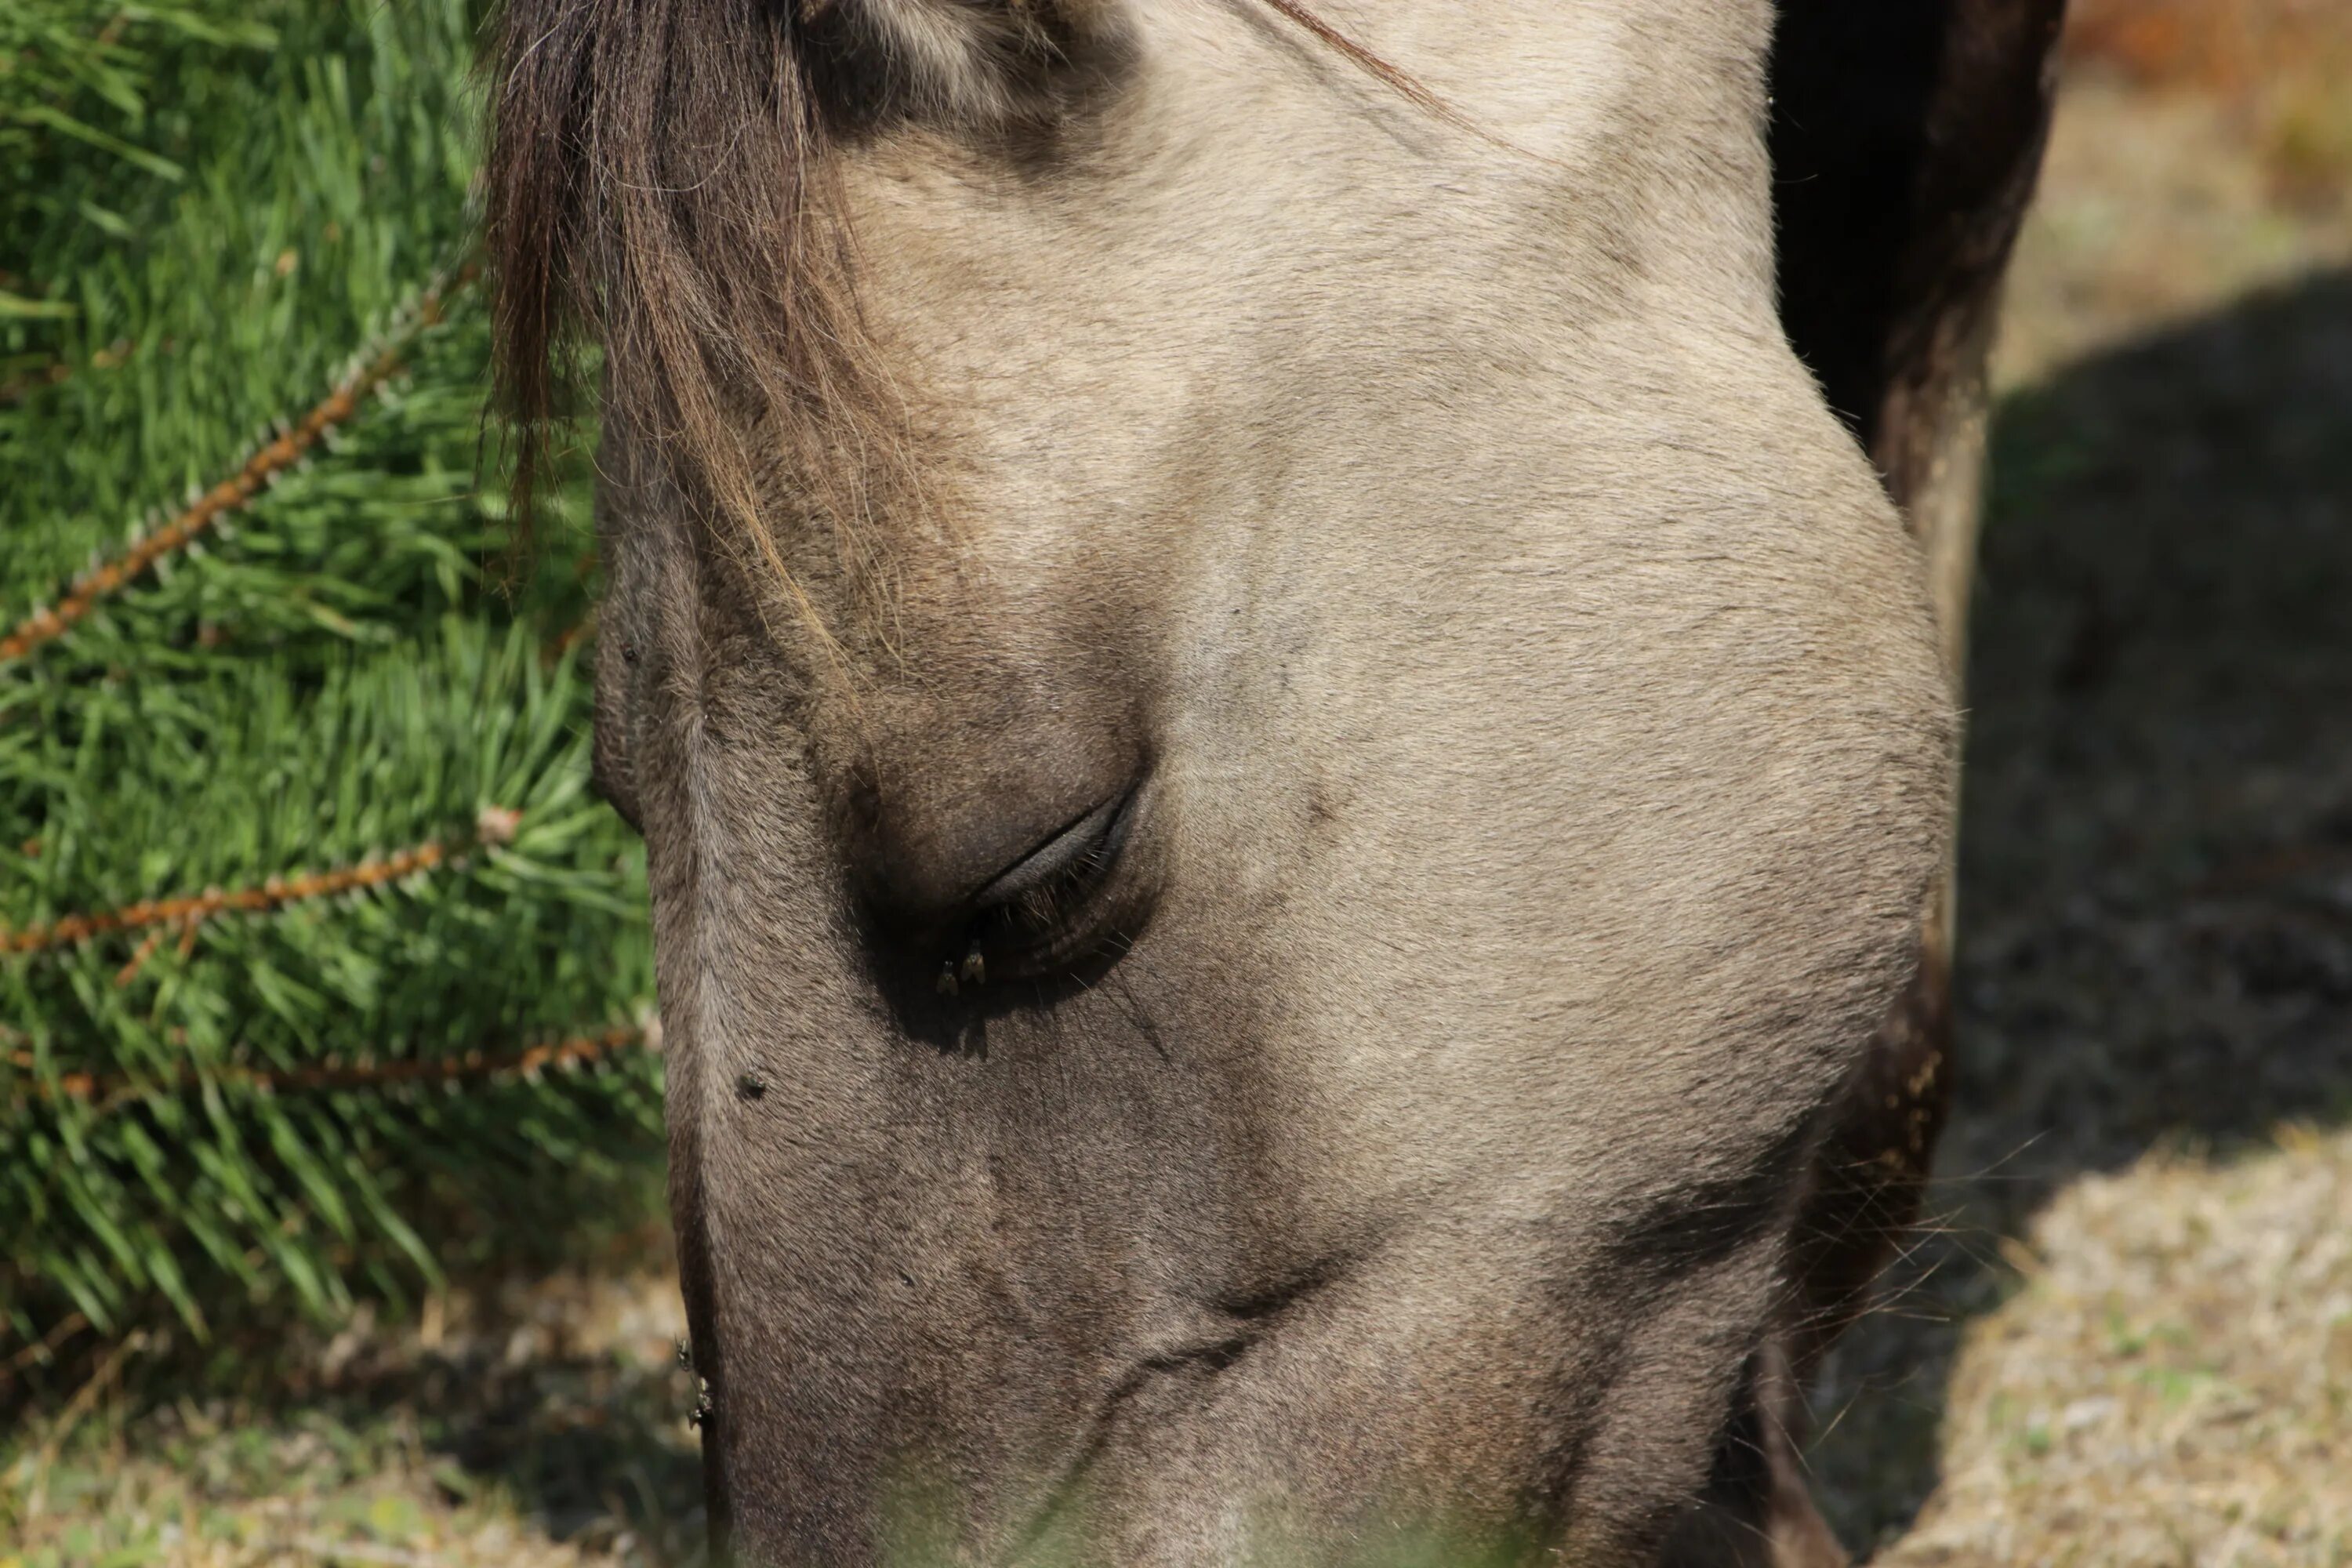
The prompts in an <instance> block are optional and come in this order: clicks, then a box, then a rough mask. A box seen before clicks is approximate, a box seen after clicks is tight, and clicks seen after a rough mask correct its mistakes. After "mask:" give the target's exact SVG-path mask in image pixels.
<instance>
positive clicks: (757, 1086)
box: [735, 1072, 768, 1100]
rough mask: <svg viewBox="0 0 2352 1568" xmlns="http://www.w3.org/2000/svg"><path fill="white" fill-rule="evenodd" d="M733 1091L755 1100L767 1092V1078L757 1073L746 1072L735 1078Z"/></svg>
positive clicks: (747, 1098)
mask: <svg viewBox="0 0 2352 1568" xmlns="http://www.w3.org/2000/svg"><path fill="white" fill-rule="evenodd" d="M735 1092H736V1093H737V1094H740V1095H741V1096H742V1097H743V1098H744V1099H746V1100H757V1099H759V1098H760V1097H761V1095H764V1094H766V1093H767V1092H768V1080H767V1079H763V1078H761V1076H760V1075H759V1074H758V1073H755V1072H747V1073H745V1074H744V1075H743V1076H742V1077H740V1078H739V1079H736V1080H735Z"/></svg>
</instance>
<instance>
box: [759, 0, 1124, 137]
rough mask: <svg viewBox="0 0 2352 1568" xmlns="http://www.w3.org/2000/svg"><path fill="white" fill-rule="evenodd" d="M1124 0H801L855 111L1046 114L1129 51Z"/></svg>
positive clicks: (822, 63) (941, 117)
mask: <svg viewBox="0 0 2352 1568" xmlns="http://www.w3.org/2000/svg"><path fill="white" fill-rule="evenodd" d="M1125 11H1126V5H1125V3H1124V0H977V3H975V0H800V9H799V14H798V16H799V21H800V25H801V26H802V28H803V30H804V31H805V32H806V33H807V34H808V35H810V37H811V38H812V40H813V41H815V42H817V43H818V44H819V46H820V47H816V48H814V49H811V50H810V51H809V52H808V56H807V58H808V59H809V63H810V64H811V66H812V67H813V68H814V69H815V71H816V72H817V73H818V74H819V75H820V76H821V78H822V79H823V81H824V87H825V89H828V90H827V96H828V97H830V98H833V99H834V100H835V101H836V103H837V104H838V105H840V106H841V107H844V108H845V109H847V110H849V111H850V112H852V113H854V114H855V113H862V114H865V115H870V116H876V117H882V116H888V117H907V118H915V119H923V120H931V121H949V122H951V123H958V124H965V125H973V126H987V125H992V124H1002V123H1004V122H1007V121H1024V120H1028V121H1035V120H1041V119H1049V118H1052V117H1054V116H1055V115H1056V114H1058V113H1060V112H1061V111H1062V110H1065V109H1066V108H1067V107H1068V106H1069V105H1070V104H1071V103H1072V102H1074V101H1076V100H1077V99H1079V98H1080V97H1082V96H1084V95H1085V94H1086V93H1087V91H1089V90H1090V89H1093V88H1094V87H1097V86H1098V85H1099V84H1100V83H1101V81H1102V80H1103V79H1104V78H1105V77H1106V76H1107V75H1108V73H1109V71H1110V70H1111V69H1112V68H1115V67H1116V65H1117V64H1118V62H1119V61H1120V60H1121V59H1123V58H1125V48H1124V45H1125V42H1126V39H1127V37H1128V31H1127V28H1126V26H1125Z"/></svg>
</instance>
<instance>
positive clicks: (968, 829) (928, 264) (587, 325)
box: [489, 0, 2058, 1564]
mask: <svg viewBox="0 0 2352 1568" xmlns="http://www.w3.org/2000/svg"><path fill="white" fill-rule="evenodd" d="M2057 5H2058V0H1917V3H1916V4H1911V5H1887V4H1885V3H1884V0H1786V4H1784V5H1782V6H1781V7H1780V9H1779V11H1778V13H1777V14H1776V10H1775V7H1774V6H1773V5H1770V4H1769V3H1768V0H1562V3H1557V4H1545V5H1470V4H1466V3H1465V0H1347V3H1346V4H1342V3H1340V0H1332V3H1331V4H1329V5H1328V6H1327V7H1323V8H1319V9H1309V8H1307V5H1306V4H1305V3H1304V0H511V4H510V8H509V14H508V16H507V18H506V21H505V24H504V32H503V39H502V43H501V45H500V54H499V58H498V62H497V65H496V72H497V76H496V80H495V83H494V91H493V96H494V103H495V110H494V112H495V121H496V132H495V146H494V149H493V157H492V166H491V174H490V181H489V212H490V223H491V230H492V245H493V257H494V262H495V266H496V270H497V274H498V279H499V305H498V310H499V331H500V339H501V342H500V347H501V370H502V375H503V381H504V395H505V398H506V405H507V407H508V409H509V413H510V414H511V415H512V416H513V417H514V418H515V419H516V420H517V422H518V427H519V429H520V432H521V435H522V437H523V448H524V451H525V454H526V459H527V458H528V454H529V450H530V445H531V442H532V440H533V438H534V437H535V435H536V433H537V432H539V431H541V430H542V429H543V428H544V427H545V426H547V424H548V423H549V421H550V420H551V417H552V411H553V409H554V406H555V405H556V403H557V401H558V394H559V392H560V390H561V389H560V388H559V387H558V386H557V384H556V383H557V381H558V379H559V377H558V373H557V370H556V369H555V368H551V367H558V366H560V365H561V364H562V363H564V361H565V359H566V351H567V349H568V348H576V347H579V346H581V345H583V344H587V345H593V347H594V348H595V349H596V350H597V351H598V352H600V353H601V356H602V358H601V370H600V372H599V374H600V376H601V382H602V406H603V420H604V426H603V436H602V442H601V447H600V450H599V458H598V468H599V473H600V476H601V479H602V487H603V488H602V492H601V500H600V518H599V529H600V532H601V537H602V550H603V559H604V563H605V568H606V571H607V573H608V579H609V581H608V588H607V594H606V598H605V601H604V606H603V609H602V612H601V620H600V630H599V633H598V645H597V656H596V657H597V708H598V710H597V732H596V752H597V763H598V773H599V777H600V782H601V784H602V787H603V788H604V791H605V793H606V794H607V795H609V796H610V798H611V799H612V800H613V801H614V803H615V805H617V806H618V807H619V808H620V809H621V810H622V811H623V812H624V813H625V815H626V816H628V817H629V819H630V820H631V821H633V822H634V823H635V824H636V825H637V826H638V827H639V828H640V829H641V830H642V832H643V833H644V835H645V839H646V847H647V852H648V864H649V867H650V882H651V890H652V903H653V921H654V933H655V941H656V951H657V955H658V963H659V976H660V987H661V1005H662V1014H663V1018H664V1023H665V1033H666V1037H667V1040H668V1041H669V1042H670V1047H669V1049H670V1057H669V1079H668V1121H669V1128H670V1140H671V1159H672V1199H673V1205H674V1215H675V1220H676V1225H677V1240H678V1252H679V1257H680V1260H681V1267H682V1273H683V1279H684V1286H685V1294H686V1299H687V1306H688V1318H689V1321H690V1325H691V1331H692V1350H693V1354H694V1358H695V1362H696V1366H697V1370H698V1373H700V1375H701V1376H702V1378H703V1379H704V1380H705V1381H706V1383H707V1384H708V1388H709V1404H708V1407H707V1411H706V1417H707V1418H706V1420H705V1421H704V1424H703V1431H704V1441H705V1445H706V1461H707V1473H708V1477H709V1491H710V1497H711V1501H712V1516H713V1519H714V1521H718V1523H719V1528H720V1529H722V1530H723V1531H724V1532H725V1534H726V1536H727V1538H728V1540H729V1541H730V1543H731V1548H732V1550H733V1551H734V1552H737V1553H738V1554H739V1555H740V1557H741V1558H742V1559H743V1560H744V1561H746V1562H749V1563H777V1564H856V1563H880V1562H894V1563H898V1562H904V1563H934V1562H936V1563H949V1562H952V1563H1003V1564H1016V1563H1071V1562H1082V1563H1118V1564H1207V1563H1244V1562H1249V1563H1258V1562H1265V1563H1285V1564H1287V1563H1379V1562H1386V1561H1394V1560H1397V1559H1396V1554H1397V1553H1399V1552H1407V1551H1420V1552H1432V1551H1434V1552H1438V1553H1439V1555H1438V1557H1437V1558H1435V1559H1434V1560H1438V1561H1446V1562H1464V1561H1471V1560H1474V1558H1475V1560H1478V1561H1497V1560H1502V1559H1504V1558H1507V1557H1513V1556H1514V1555H1515V1554H1517V1555H1525V1556H1528V1557H1542V1558H1545V1559H1547V1560H1560V1561H1569V1562H1576V1563H1662V1562H1663V1563H1677V1564H1699V1563H1830V1562H1835V1561H1838V1560H1839V1558H1838V1553H1837V1549H1836V1547H1835V1545H1834V1543H1833V1542H1832V1541H1831V1539H1830V1537H1829V1533H1828V1531H1826V1530H1825V1529H1823V1527H1822V1524H1821V1521H1820V1520H1819V1518H1818V1516H1817V1515H1816V1514H1815V1513H1814V1512H1813V1510H1812V1508H1811V1504H1810V1503H1809V1502H1808V1500H1806V1498H1805V1495H1804V1489H1803V1485H1802V1482H1801V1478H1800V1474H1799V1467H1798V1463H1797V1458H1796V1447H1795V1445H1796V1443H1797V1440H1798V1426H1799V1419H1800V1411H1801V1399H1800V1394H1799V1390H1800V1389H1801V1386H1802V1384H1803V1380H1804V1379H1805V1377H1806V1375H1807V1374H1808V1373H1809V1372H1810V1371H1811V1369H1812V1367H1813V1366H1814V1365H1815V1364H1816V1363H1818V1361H1819V1359H1820V1357H1821V1355H1822V1352H1823V1351H1824V1350H1825V1349H1826V1348H1827V1346H1828V1345H1829V1344H1830V1342H1832V1340H1833V1339H1834V1337H1835V1335H1836V1333H1837V1331H1838V1330H1839V1329H1840V1328H1841V1327H1842V1326H1843V1324H1844V1323H1845V1322H1846V1321H1848V1320H1849V1319H1850V1318H1851V1317H1852V1316H1853V1312H1854V1311H1855V1310H1857V1309H1858V1307H1859V1306H1860V1305H1861V1304H1862V1302H1863V1301H1864V1299H1865V1297H1866V1294H1867V1290H1868V1288H1869V1284H1870V1280H1871V1279H1872V1276H1873V1275H1874V1273H1875V1272H1876V1270H1877V1269H1878V1268H1879V1267H1880V1265H1881V1264H1882V1263H1883V1262H1884V1261H1885V1257H1886V1255H1887V1253H1888V1251H1889V1249H1890V1247H1891V1246H1892V1245H1893V1243H1894V1241H1895V1237H1896V1236H1897V1234H1898V1232H1899V1230H1900V1228H1901V1226H1903V1225H1905V1224H1906V1223H1907V1222H1908V1221H1909V1219H1910V1218H1911V1216H1912V1215H1913V1212H1914V1210H1915V1208H1916V1203H1917V1198H1918V1192H1919V1185H1920V1183H1921V1182H1922V1181H1923V1180H1924V1173H1925V1171H1926V1167H1927V1159H1928V1156H1929V1152H1930V1150H1931V1148H1932V1144H1933V1141H1934V1137H1935V1133H1936V1131H1937V1128H1938V1126H1939V1124H1940V1122H1941V1120H1942V1117H1943V1108H1944V1105H1945V1101H1946V1096H1947V1095H1948V1086H1949V1083H1950V1078H1951V1072H1950V1066H1949V1063H1948V1060H1947V1054H1946V1029H1945V1023H1944V1020H1945V1018H1946V1016H1947V1011H1948V1009H1947V1005H1946V1003H1945V1001H1944V998H1943V983H1942V976H1943V973H1944V963H1943V942H1944V939H1943V931H1945V929H1946V925H1947V922H1946V920H1945V916H1944V909H1945V899H1946V889H1947V888H1948V875H1947V868H1948V856H1949V848H1950V844H1949V840H1950V823H1951V818H1952V806H1953V788H1954V778H1953V771H1954V742H1955V731H1956V723H1955V692H1954V689H1953V678H1952V671H1953V670H1954V669H1955V668H1957V662H1958V659H1957V648H1958V628H1959V625H1960V621H1961V618H1962V606H1963V603H1964V598H1965V584H1966V580H1967V563H1968V559H1969V544H1970V532H1971V529H1972V516H1973V510H1974V473H1975V469H1976V466H1977V464H1978V461H1979V457H1980V448H1981V440H1980V437H1981V427H1982V391H1981V370H1982V362H1983V353H1984V344H1985V341H1986V338H1987V336H1988V333H1989V331H1990V321H1991V313H1992V301H1993V298H1994V294H1995V291H1996V288H1997V284H1998V280H1999V276H2000V270H2001V267H2002V265H2003V262H2004V260H2005V258H2006V255H2007V252H2008V249H2009V246H2010V241H2011V237H2012V236H2013V233H2014V230H2015V226H2016V222H2017V219H2018V216H2019V213H2020V210H2021V206H2022V205H2023V202H2024V198H2025V195H2026V192H2027V189H2028V187H2029V186H2030V184H2031V181H2032V169H2033V165H2034V163H2035V161H2036V159H2037V157H2038V154H2039V148H2040V143H2041V137H2042V124H2043V120H2044V113H2045V107H2046V94H2045V91H2044V84H2043V75H2044V69H2045V66H2044V61H2045V57H2046V55H2047V53H2048V49H2049V47H2050V45H2051V42H2052V38H2053V33H2054V30H2055V26H2056V16H2055V13H2056V9H2057ZM1776 33H1777V37H1776ZM529 468H530V465H529V463H528V460H526V462H525V464H524V470H525V471H524V474H523V479H524V481H525V482H526V484H527V482H528V479H529V477H530V475H529ZM1430 1542H1440V1543H1442V1544H1440V1545H1437V1546H1431V1545H1430V1544H1429V1543H1430ZM1480 1554H1484V1555H1480ZM1420 1560H1431V1559H1429V1558H1427V1557H1425V1556H1424V1557H1423V1558H1422V1559H1420Z"/></svg>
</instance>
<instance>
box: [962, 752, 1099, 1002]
mask: <svg viewBox="0 0 2352 1568" xmlns="http://www.w3.org/2000/svg"><path fill="white" fill-rule="evenodd" d="M1138 793H1139V792H1138V791H1137V790H1134V789H1129V791H1127V792H1126V793H1125V794H1123V795H1118V796H1115V797H1114V798H1112V799H1110V800H1107V801H1104V802H1103V803H1101V804H1100V805H1097V806H1095V807H1093V808H1092V809H1091V810H1089V811H1087V813H1086V815H1084V816H1080V817H1078V818H1077V819H1076V821H1074V822H1072V823H1070V824H1068V825H1067V826H1064V827H1062V828H1060V829H1058V830H1057V831H1056V832H1055V833H1054V834H1053V836H1052V837H1048V838H1047V839H1045V841H1044V842H1043V843H1041V844H1039V845H1038V846H1037V847H1034V848H1033V849H1031V850H1030V851H1029V852H1028V853H1027V854H1025V855H1024V856H1022V857H1021V858H1020V859H1018V860H1016V861H1014V862H1013V864H1012V865H1011V866H1008V867H1006V868H1004V869H1003V871H1001V872H999V873H998V874H997V875H996V876H995V877H993V878H992V879H990V880H989V881H988V882H987V883H986V884H985V885H983V886H982V888H981V889H980V890H979V891H978V892H976V893H974V894H973V895H972V896H971V900H970V903H969V908H970V909H971V924H970V928H969V934H968V937H967V940H966V943H965V946H966V949H967V951H968V952H977V953H979V954H981V955H982V958H983V962H984V967H985V968H986V969H989V970H994V971H996V972H997V973H1000V974H1003V975H1007V976H1010V975H1016V974H1038V973H1044V972H1045V971H1048V970H1052V969H1055V968H1058V967H1062V966H1065V965H1066V964H1069V963H1074V962H1076V961H1077V960H1079V959H1081V958H1083V957H1085V956H1086V955H1087V953H1088V952H1091V951H1092V950H1093V949H1094V947H1095V946H1097V945H1098V942H1099V940H1100V939H1101V938H1102V936H1104V935H1105V934H1106V933H1105V931H1104V930H1103V929H1102V928H1103V927H1104V926H1105V925H1106V924H1107V922H1108V910H1106V909H1105V907H1104V906H1105V904H1106V902H1107V901H1108V900H1105V899H1103V898H1102V897H1101V895H1103V894H1104V893H1105V891H1106V890H1107V889H1108V885H1109V884H1110V882H1111V881H1112V880H1113V878H1112V873H1113V871H1114V870H1115V869H1116V868H1117V867H1118V859H1119V854H1120V851H1121V849H1122V848H1123V847H1125V845H1126V842H1127V839H1128V837H1129V828H1130V827H1131V826H1132V825H1133V822H1134V818H1135V815H1136V810H1135V808H1136V800H1137V795H1138Z"/></svg>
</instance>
